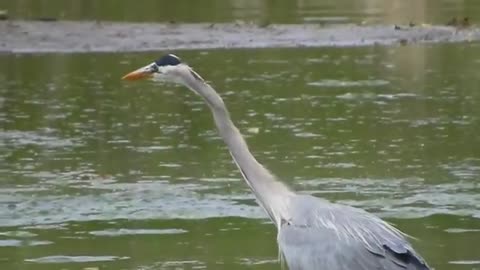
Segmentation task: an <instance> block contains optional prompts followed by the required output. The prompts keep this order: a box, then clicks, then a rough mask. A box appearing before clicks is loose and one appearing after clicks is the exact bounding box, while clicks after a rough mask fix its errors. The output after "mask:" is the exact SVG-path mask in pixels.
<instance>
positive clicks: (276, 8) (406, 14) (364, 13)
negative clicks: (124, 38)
mask: <svg viewBox="0 0 480 270" xmlns="http://www.w3.org/2000/svg"><path fill="white" fill-rule="evenodd" d="M0 9H6V10H8V11H9V13H10V14H11V15H10V16H11V17H13V18H19V19H25V18H27V19H47V20H48V19H51V18H58V19H67V20H103V21H112V20H114V21H150V22H152V21H153V22H156V21H161V22H168V23H172V24H174V23H183V22H194V23H195V22H232V21H236V22H237V23H243V22H244V21H247V22H253V23H256V24H258V25H260V26H268V25H269V24H270V23H309V24H318V25H325V24H341V23H362V24H364V23H396V24H399V23H400V24H409V23H410V22H412V23H415V24H422V23H433V24H446V23H447V22H449V21H451V20H452V18H458V20H461V19H462V18H464V17H470V18H472V19H473V20H475V19H476V18H477V17H478V15H477V14H479V12H480V3H479V2H478V1H463V0H391V1H384V0H338V1H315V0H302V1H288V2H282V3H277V2H272V1H265V0H263V1H238V0H230V1H225V0H203V1H189V0H177V1H168V0H144V1H142V2H141V3H140V4H139V3H138V2H136V1H131V0H90V1H75V0H48V1H45V0H21V1H20V0H19V1H9V0H0Z"/></svg>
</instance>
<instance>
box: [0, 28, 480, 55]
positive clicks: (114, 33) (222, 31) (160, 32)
mask: <svg viewBox="0 0 480 270" xmlns="http://www.w3.org/2000/svg"><path fill="white" fill-rule="evenodd" d="M0 32H1V33H2V40H1V41H0V53H82V52H138V51H156V50H195V49H224V48H226V49H229V48H275V47H282V48H296V47H342V46H345V47H355V46H371V45H407V44H416V43H439V42H465V41H478V40H480V29H479V28H476V27H468V28H459V27H454V26H434V25H419V26H412V25H405V26H403V25H355V24H339V25H328V26H321V25H316V24H267V25H258V24H252V23H246V22H237V23H219V24H211V23H198V24H179V23H166V24H165V23H116V22H94V21H91V22H74V21H48V22H44V21H0Z"/></svg>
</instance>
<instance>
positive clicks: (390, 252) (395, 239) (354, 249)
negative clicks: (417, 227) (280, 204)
mask: <svg viewBox="0 0 480 270" xmlns="http://www.w3.org/2000/svg"><path fill="white" fill-rule="evenodd" d="M287 216H288V219H286V220H283V221H282V224H281V225H280V228H279V234H278V243H279V246H280V250H281V252H282V256H283V258H284V259H285V261H286V263H287V265H288V267H289V269H290V270H311V269H329V270H354V269H355V270H387V269H388V270H393V269H399V270H400V269H405V270H420V269H421V270H428V269H429V267H428V266H427V264H426V263H425V261H424V260H423V259H422V258H421V257H420V256H419V255H418V254H417V253H416V252H415V251H414V250H413V248H412V247H411V245H410V244H409V243H408V242H407V240H406V239H405V237H404V235H403V234H402V233H401V232H400V231H398V230H397V229H395V228H393V227H392V226H390V225H389V224H388V223H386V222H384V221H382V220H381V219H380V218H378V217H376V216H374V215H372V214H369V213H367V212H365V211H363V210H361V209H357V208H353V207H349V206H345V205H339V204H332V203H329V202H328V201H325V200H321V199H318V198H315V197H313V196H309V195H296V196H294V197H293V198H292V199H291V204H290V207H289V210H288V215H287Z"/></svg>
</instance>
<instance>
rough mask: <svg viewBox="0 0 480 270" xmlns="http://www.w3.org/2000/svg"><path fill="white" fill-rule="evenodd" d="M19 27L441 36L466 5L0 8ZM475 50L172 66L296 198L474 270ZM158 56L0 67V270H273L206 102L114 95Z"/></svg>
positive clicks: (249, 199) (479, 178) (25, 60)
mask: <svg viewBox="0 0 480 270" xmlns="http://www.w3.org/2000/svg"><path fill="white" fill-rule="evenodd" d="M0 9H7V10H8V12H9V14H10V16H11V17H14V18H20V19H22V18H24V19H25V18H26V19H28V18H39V17H55V18H60V19H73V20H85V19H100V20H118V21H122V20H129V21H162V22H164V21H175V22H230V21H235V20H246V21H255V22H259V23H269V22H274V23H304V22H305V23H320V24H323V23H352V22H353V23H359V22H367V23H378V22H381V23H407V22H409V21H414V22H427V23H438V24H442V23H444V22H446V21H447V20H449V19H450V18H452V17H459V18H460V17H463V16H471V17H472V18H471V19H472V21H473V22H475V16H476V14H479V12H480V10H479V9H480V4H479V3H478V1H473V0H472V1H455V0H453V1H433V0H431V1H428V0H424V1H403V0H402V1H400V0H395V1H388V3H387V2H385V1H366V0H365V1H349V0H344V1H324V2H323V3H320V4H318V1H297V2H293V1H292V2H290V4H289V3H284V4H282V5H277V4H276V3H273V2H271V1H214V0H208V1H193V2H191V1H175V4H174V2H173V1H150V0H147V1H142V2H139V1H137V2H134V1H126V0H122V1H113V0H105V1H96V0H91V1H71V0H70V1H56V0H49V1H40V0H23V1H20V0H19V1H2V0H0ZM479 49H480V46H479V44H475V43H473V44H450V45H442V44H437V45H423V46H401V47H378V46H374V47H364V48H321V49H262V50H211V51H180V52H176V53H177V54H178V55H180V56H181V57H182V58H183V59H184V60H185V61H187V62H188V63H189V64H190V65H191V66H193V67H194V68H195V70H196V71H197V72H198V73H199V74H201V75H202V76H203V77H204V78H205V79H207V80H208V81H210V82H211V83H212V85H213V86H214V87H215V88H216V89H217V90H218V91H219V92H220V93H221V95H222V96H223V97H224V99H225V102H226V103H227V105H228V107H229V108H230V110H231V113H232V116H233V118H234V120H235V122H236V123H237V125H238V127H239V128H240V129H241V131H242V133H243V134H244V135H245V136H246V137H247V140H248V143H249V145H250V146H251V148H252V150H253V152H254V153H255V155H256V156H257V157H258V159H259V160H260V161H261V162H262V163H264V164H265V165H266V166H267V167H268V168H269V169H270V170H272V171H273V172H274V173H275V174H276V175H277V176H278V177H279V178H280V179H282V180H283V181H285V182H287V183H288V184H289V185H290V186H292V187H293V188H294V189H296V190H298V191H301V192H304V193H311V194H314V195H316V196H319V197H324V198H327V199H330V200H332V201H335V202H341V203H345V204H349V205H352V206H356V207H361V208H364V209H366V210H368V211H370V212H372V213H375V214H377V215H379V216H381V217H383V218H385V219H387V220H388V221H390V222H393V223H395V224H396V225H397V226H398V227H399V228H400V229H401V230H403V231H404V232H406V233H408V234H410V235H412V236H413V237H415V238H417V239H418V240H412V243H413V245H414V246H415V248H416V249H417V250H418V251H419V252H420V253H421V254H422V255H423V256H424V257H425V258H426V259H427V261H428V262H429V263H430V264H431V265H432V266H433V267H435V269H439V270H448V269H452V270H453V269H461V270H463V269H480V251H479V248H478V242H480V146H479V145H480V136H479V135H478V134H479V131H480V117H479V115H480V92H479V89H480V80H479V79H478V70H479V69H480V55H479V54H478V51H479ZM163 53H164V52H156V53H134V54H78V55H76V54H74V55H63V54H48V55H0V269H2V270H3V269H6V270H9V269H22V270H27V269H28V270H30V269H32V270H47V269H48V270H50V269H81V270H96V269H111V270H117V269H128V270H139V269H203V268H207V269H279V268H280V265H279V264H278V263H277V247H276V243H275V239H276V231H275V229H274V228H273V226H272V224H271V223H270V222H269V221H268V220H267V219H266V216H265V214H264V213H263V212H262V210H261V209H260V208H259V207H257V206H256V203H255V201H254V197H253V195H252V194H250V191H249V190H248V188H247V187H246V185H245V184H244V183H243V181H242V180H241V177H240V175H239V173H238V172H237V170H236V168H235V166H234V165H233V163H232V161H231V158H230V156H229V154H228V151H227V150H226V148H225V146H224V145H223V143H222V142H221V140H220V139H219V138H218V137H217V134H216V131H215V129H214V126H213V123H212V120H211V116H210V114H209V111H208V109H207V108H206V107H205V105H204V104H203V103H202V101H201V100H200V99H199V98H198V97H197V96H195V95H194V94H193V93H191V92H189V91H188V90H186V89H184V88H183V87H176V86H171V85H157V84H155V83H152V82H148V81H145V82H137V83H129V82H122V81H120V80H119V78H120V77H121V76H122V75H124V74H125V73H126V72H128V71H131V70H132V69H135V68H137V67H139V66H142V65H144V64H146V63H150V62H151V61H153V60H155V59H156V58H158V57H159V56H160V55H161V54H163Z"/></svg>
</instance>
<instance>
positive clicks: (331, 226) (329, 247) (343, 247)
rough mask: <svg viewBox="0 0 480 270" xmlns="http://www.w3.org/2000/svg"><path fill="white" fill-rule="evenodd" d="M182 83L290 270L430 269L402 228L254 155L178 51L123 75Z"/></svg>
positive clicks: (214, 95)
mask: <svg viewBox="0 0 480 270" xmlns="http://www.w3.org/2000/svg"><path fill="white" fill-rule="evenodd" d="M146 77H151V78H153V79H155V80H160V81H169V82H174V83H179V84H182V85H184V86H186V87H187V88H189V89H190V90H192V91H193V92H195V93H196V94H198V95H200V96H201V97H202V98H203V99H204V100H205V102H206V103H207V104H208V106H209V107H210V109H211V111H212V114H213V118H214V121H215V124H216V126H217V129H218V132H219V134H220V136H221V137H222V139H223V141H224V142H225V143H226V144H227V146H228V149H229V150H230V154H231V156H232V158H233V160H234V161H235V163H236V164H237V167H238V169H239V170H240V173H241V174H242V176H243V178H244V179H245V181H246V182H247V184H248V186H249V187H250V189H251V190H252V191H253V193H254V194H255V197H256V199H257V201H258V203H259V204H260V206H261V207H263V209H265V211H266V212H267V214H268V216H269V217H270V219H271V220H272V221H273V223H274V224H275V226H276V227H277V230H278V235H277V241H278V245H279V248H280V255H281V256H282V259H284V260H285V261H286V264H287V266H288V268H289V269H290V270H313V269H325V270H382V269H383V270H387V269H388V270H394V269H395V270H397V269H398V270H401V269H402V270H413V269H423V270H425V269H429V267H428V266H427V264H426V262H425V261H424V260H423V259H422V258H421V257H420V256H419V255H418V254H417V253H416V252H415V251H414V250H413V248H412V246H411V245H410V244H409V243H408V241H407V240H406V239H405V236H404V234H403V233H402V232H400V231H399V230H397V229H396V228H394V227H392V226H391V225H389V224H388V223H386V222H385V221H383V220H381V219H380V218H378V217H376V216H374V215H372V214H369V213H367V212H366V211H364V210H362V209H357V208H353V207H349V206H346V205H341V204H335V203H330V202H328V201H326V200H323V199H320V198H316V197H313V196H310V195H304V194H297V193H295V192H294V191H292V190H290V189H289V188H288V187H287V186H286V185H284V184H283V183H281V182H279V181H278V180H277V179H276V178H275V177H274V176H273V175H272V174H271V173H270V172H269V171H268V170H267V169H265V167H263V166H262V165H261V164H260V163H259V162H258V161H257V160H256V159H255V157H254V156H253V155H252V153H251V152H250V150H249V149H248V146H247V144H246V142H245V140H244V139H243V137H242V135H241V134H240V132H239V130H238V129H237V127H235V125H234V124H233V122H232V120H231V119H230V115H229V112H228V110H227V108H226V106H225V104H224V103H223V100H222V98H221V97H220V96H219V95H218V94H217V92H215V90H214V89H213V88H212V87H211V86H210V85H209V84H208V83H206V82H205V81H204V80H203V79H202V77H200V75H198V74H197V73H196V72H195V71H193V69H192V68H191V67H189V66H188V65H187V64H185V63H182V61H181V60H180V59H179V58H178V57H177V56H175V55H173V54H168V55H165V56H163V57H161V58H160V59H158V60H157V61H155V62H153V63H151V64H148V65H147V66H145V67H142V68H139V69H137V70H135V71H133V72H131V73H129V74H127V75H125V76H124V77H123V79H126V80H136V79H141V78H146Z"/></svg>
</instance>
